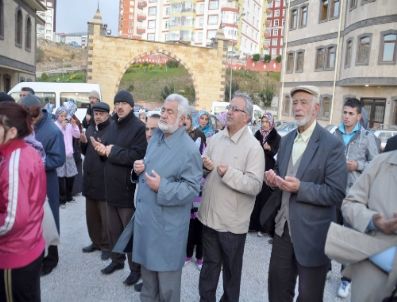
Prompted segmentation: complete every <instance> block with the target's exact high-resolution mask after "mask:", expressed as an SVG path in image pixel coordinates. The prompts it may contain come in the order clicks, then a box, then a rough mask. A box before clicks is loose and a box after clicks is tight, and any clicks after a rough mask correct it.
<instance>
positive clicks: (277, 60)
mask: <svg viewBox="0 0 397 302" xmlns="http://www.w3.org/2000/svg"><path fill="white" fill-rule="evenodd" d="M276 62H277V63H281V55H278V56H277V57H276Z"/></svg>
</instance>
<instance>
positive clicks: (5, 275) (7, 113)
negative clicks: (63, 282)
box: [0, 102, 46, 302]
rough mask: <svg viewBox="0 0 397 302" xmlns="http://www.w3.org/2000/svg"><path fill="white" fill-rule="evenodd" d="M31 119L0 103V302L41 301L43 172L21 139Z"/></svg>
mask: <svg viewBox="0 0 397 302" xmlns="http://www.w3.org/2000/svg"><path fill="white" fill-rule="evenodd" d="M31 123H32V119H31V117H30V116H29V114H28V112H27V111H26V110H25V109H24V108H23V107H22V106H21V105H19V104H16V103H11V102H2V103H1V104H0V301H32V302H37V301H40V270H41V262H42V259H43V253H44V248H45V242H44V238H43V230H42V221H43V215H44V209H43V205H44V200H45V197H46V174H45V170H44V164H43V161H42V159H41V158H40V155H39V153H38V152H37V151H36V150H35V149H34V148H32V147H31V146H30V145H29V144H27V143H26V142H25V141H24V139H23V138H24V137H25V136H27V135H29V134H30V133H31V132H32V124H31Z"/></svg>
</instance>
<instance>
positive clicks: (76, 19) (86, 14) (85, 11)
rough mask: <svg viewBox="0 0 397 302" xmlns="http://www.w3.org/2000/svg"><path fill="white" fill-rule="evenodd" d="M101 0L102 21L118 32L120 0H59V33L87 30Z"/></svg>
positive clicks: (113, 31)
mask: <svg viewBox="0 0 397 302" xmlns="http://www.w3.org/2000/svg"><path fill="white" fill-rule="evenodd" d="M98 1H99V9H100V11H101V15H102V22H103V23H105V24H107V25H108V28H109V29H111V30H112V35H117V34H118V32H117V31H118V30H117V28H118V16H119V0H57V21H56V22H57V24H56V31H57V33H74V32H86V31H87V22H88V21H90V20H92V18H93V17H94V15H95V12H96V9H97V6H98Z"/></svg>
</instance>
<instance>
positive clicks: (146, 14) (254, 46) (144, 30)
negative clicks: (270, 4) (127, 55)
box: [119, 0, 265, 55]
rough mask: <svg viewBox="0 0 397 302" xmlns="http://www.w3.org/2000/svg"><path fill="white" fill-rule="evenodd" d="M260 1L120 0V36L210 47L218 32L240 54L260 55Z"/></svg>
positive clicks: (261, 21)
mask: <svg viewBox="0 0 397 302" xmlns="http://www.w3.org/2000/svg"><path fill="white" fill-rule="evenodd" d="M263 5H264V4H263V1H260V0H186V1H182V0H120V14H119V35H120V36H122V37H127V38H133V39H143V40H149V41H159V42H181V43H188V44H191V45H195V46H203V47H205V46H210V45H211V44H212V43H213V38H215V35H216V33H217V31H218V30H219V29H222V30H223V33H224V35H225V38H226V39H228V40H230V41H231V50H233V51H236V52H239V53H241V54H245V55H248V54H254V53H263V40H264V34H263V33H264V32H263V30H264V20H265V18H264V16H265V12H264V6H263Z"/></svg>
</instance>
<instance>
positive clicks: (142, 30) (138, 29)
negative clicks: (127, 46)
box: [136, 28, 146, 35]
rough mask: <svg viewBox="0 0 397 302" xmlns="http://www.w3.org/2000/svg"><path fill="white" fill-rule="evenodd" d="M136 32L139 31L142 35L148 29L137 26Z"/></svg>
mask: <svg viewBox="0 0 397 302" xmlns="http://www.w3.org/2000/svg"><path fill="white" fill-rule="evenodd" d="M136 32H137V34H139V35H142V34H144V33H145V32H146V30H145V29H144V28H137V29H136Z"/></svg>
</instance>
